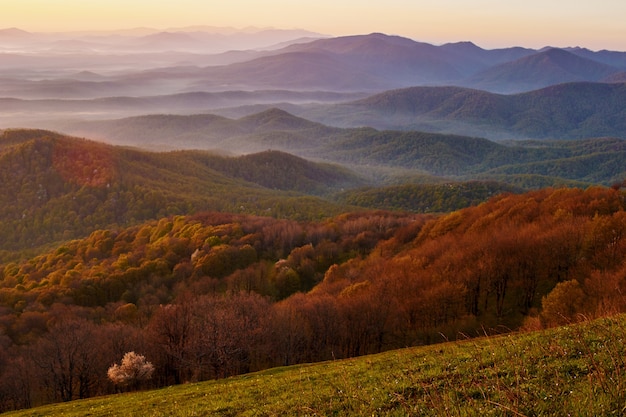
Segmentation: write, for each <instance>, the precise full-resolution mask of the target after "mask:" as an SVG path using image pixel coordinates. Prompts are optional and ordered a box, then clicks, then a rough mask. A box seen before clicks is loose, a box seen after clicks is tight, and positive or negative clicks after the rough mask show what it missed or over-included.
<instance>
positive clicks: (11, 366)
mask: <svg viewBox="0 0 626 417" xmlns="http://www.w3.org/2000/svg"><path fill="white" fill-rule="evenodd" d="M0 55H1V56H2V59H3V64H2V67H1V68H0V189H1V190H2V193H0V231H1V233H2V236H3V239H2V240H0V412H9V411H11V410H16V409H30V408H31V407H37V406H43V407H44V408H41V409H36V408H33V412H35V413H40V414H37V415H49V414H51V413H69V414H68V415H72V414H71V413H75V414H76V415H78V414H81V415H83V414H85V413H87V411H86V410H87V408H88V409H89V411H88V413H89V414H92V415H105V414H111V413H113V412H112V411H111V410H112V409H111V408H110V407H114V408H113V409H114V410H115V411H116V412H122V410H127V411H123V413H126V414H128V415H139V414H141V413H142V412H143V411H145V409H144V408H145V407H148V408H149V409H150V410H153V411H154V415H170V414H173V415H191V414H194V413H205V412H211V413H216V414H223V415H235V414H241V413H244V414H245V413H246V412H248V413H251V412H252V411H251V410H255V413H256V414H260V415H275V414H282V413H293V412H294V411H293V410H296V409H297V410H298V414H300V412H301V414H311V415H317V414H332V413H338V414H342V413H348V414H357V415H358V414H380V415H403V414H411V413H425V414H424V415H428V413H431V415H441V414H446V413H448V414H450V413H452V414H455V413H457V414H463V413H469V414H472V413H475V412H477V410H482V411H488V412H492V413H494V414H496V415H500V414H501V415H510V414H512V415H527V414H542V413H544V414H551V413H557V412H560V411H562V410H563V409H565V408H567V407H570V408H568V409H571V410H574V409H576V410H583V411H582V412H583V413H587V412H588V414H596V413H597V412H599V413H600V414H602V413H604V412H607V413H608V412H617V411H618V410H619V409H620V407H622V403H623V401H622V400H623V395H622V393H621V391H623V390H622V388H623V387H622V386H621V383H619V381H620V380H621V377H620V375H622V374H623V372H624V371H626V368H625V366H624V361H623V360H621V359H619V357H621V356H623V355H622V354H623V352H622V351H623V347H622V346H621V345H618V344H616V343H614V340H613V339H611V338H610V337H608V336H607V334H609V333H610V334H615V335H617V334H621V333H623V328H624V325H623V323H622V321H623V317H622V316H620V315H619V314H620V313H623V312H624V311H626V299H624V297H623V296H622V294H623V291H624V288H625V286H626V280H625V278H624V277H625V270H626V216H625V215H624V213H625V209H626V193H625V189H626V163H625V162H624V161H626V83H625V82H624V81H625V80H624V74H625V73H626V52H618V51H607V50H601V51H591V50H589V49H585V48H578V47H571V48H554V47H546V48H541V49H531V48H522V47H510V48H502V49H483V48H481V47H479V46H477V45H475V44H474V43H472V42H457V43H446V44H442V45H433V44H430V43H425V42H418V41H414V40H412V39H409V38H405V37H401V36H395V35H387V34H383V33H371V34H366V35H351V36H340V37H331V36H327V35H323V34H321V33H316V32H309V31H303V30H270V29H256V28H248V29H247V30H227V29H225V28H209V27H193V28H179V29H171V30H165V31H159V30H151V29H135V30H129V31H121V32H91V33H78V32H73V33H56V34H44V33H30V32H27V31H22V30H19V29H5V30H0ZM620 337H621V336H620ZM86 340H87V341H90V343H85V341H86ZM461 340H464V341H462V342H461ZM620 340H621V339H620ZM456 341H458V342H456ZM431 345H432V346H431ZM407 347H410V348H409V349H405V348H407ZM602 347H604V348H605V349H603V348H602ZM128 352H136V353H138V354H140V355H142V356H143V355H145V358H144V359H146V360H147V361H149V365H150V366H149V367H151V369H152V370H153V371H154V373H153V374H151V377H150V378H149V379H148V378H146V379H145V380H143V379H141V380H140V379H139V378H137V379H136V380H135V381H132V382H131V383H128V384H121V383H118V382H116V381H115V380H113V379H111V378H108V377H107V372H108V370H109V372H110V367H111V365H112V364H114V363H115V364H117V363H119V362H120V360H121V359H122V357H123V356H124V355H125V354H126V353H128ZM490 352H491V353H490ZM575 352H578V353H575ZM620 355H621V356H620ZM357 357H359V358H358V359H355V358H357ZM529 358H530V359H529ZM313 363H315V364H313ZM317 363H319V364H317ZM303 364H310V365H303ZM151 372H152V371H151ZM207 380H217V381H213V382H208V383H206V382H202V381H207ZM609 380H611V381H613V380H617V381H618V385H617V388H616V389H615V388H614V387H613V386H612V383H609V382H608V381H609ZM294 381H298V382H297V383H294ZM453 383H454V384H456V383H458V386H452V384H453ZM285 384H289V385H292V384H295V386H296V389H298V390H299V391H298V392H291V391H285V390H284V387H285ZM559 384H560V385H559ZM557 386H558V388H555V387H557ZM166 387H168V388H166ZM259 387H266V388H267V390H268V391H267V392H266V391H263V389H261V388H259ZM377 387H381V388H380V390H379V388H377ZM598 387H600V388H598ZM226 389H228V390H232V392H236V393H237V394H236V398H237V400H233V401H226V400H224V399H220V398H218V397H219V396H218V395H217V394H216V392H218V391H220V392H221V391H223V390H226ZM134 390H151V391H147V392H144V393H129V392H126V393H123V394H119V395H116V396H111V395H112V394H115V393H119V392H122V391H134ZM268 392H269V394H268ZM261 395H263V396H267V395H269V396H271V397H272V398H279V399H280V404H279V403H278V402H272V401H273V400H272V401H268V402H267V404H264V405H259V406H258V407H259V408H258V409H256V408H253V407H252V406H251V402H252V401H255V402H258V400H259V396H261ZM99 396H108V397H101V399H96V400H90V401H95V402H74V400H81V401H84V400H87V399H88V398H91V397H99ZM206 396H210V397H212V398H211V400H206V401H205V397H206ZM365 396H367V398H366V397H365ZM591 396H596V397H594V398H595V399H596V400H597V402H596V403H593V404H592V402H590V401H589V398H591ZM183 398H185V399H184V400H183ZM216 398H217V399H216ZM555 398H567V399H571V400H572V401H571V402H568V401H565V400H559V401H557V402H554V401H555ZM172 399H173V401H175V402H174V404H177V403H176V401H180V404H181V408H180V409H176V410H174V409H172V405H171V404H172ZM201 399H202V400H201ZM102 401H105V402H107V403H109V405H105V404H103V403H102ZM296 401H298V405H295V402H296ZM61 402H70V403H69V404H71V405H73V406H74V407H75V411H68V409H66V408H63V406H62V405H58V404H57V405H47V404H51V403H61ZM130 403H133V404H141V409H139V408H137V407H136V406H135V405H129V404H130ZM85 407H87V408H85ZM133 407H134V408H133ZM285 407H291V408H290V409H289V410H287V409H286V408H285ZM294 407H295V408H294ZM298 407H299V408H298ZM563 407H565V408H563ZM37 410H39V411H37ZM450 410H453V411H454V412H452V411H450ZM16 413H17V414H15V415H20V414H19V412H16ZM98 413H100V414H98ZM9 415H10V413H9Z"/></svg>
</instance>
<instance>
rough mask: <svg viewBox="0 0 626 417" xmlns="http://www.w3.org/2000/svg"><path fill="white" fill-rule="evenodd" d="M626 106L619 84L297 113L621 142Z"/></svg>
mask: <svg viewBox="0 0 626 417" xmlns="http://www.w3.org/2000/svg"><path fill="white" fill-rule="evenodd" d="M625 103H626V84H624V83H611V84H608V83H588V82H582V83H566V84H559V85H554V86H550V87H546V88H543V89H539V90H535V91H530V92H527V93H519V94H509V95H502V94H493V93H489V92H486V91H482V90H474V89H467V88H462V87H411V88H406V89H398V90H390V91H386V92H384V93H381V94H377V95H372V96H370V97H367V98H365V99H361V100H357V101H354V102H350V103H341V104H337V105H332V106H325V107H324V106H320V107H317V108H311V109H308V110H303V111H300V112H298V114H300V115H302V116H303V117H308V118H309V119H312V120H318V121H320V122H323V123H327V124H330V125H334V126H344V127H354V126H365V125H367V126H371V127H375V128H378V129H402V130H424V131H431V132H446V133H456V134H469V135H476V136H482V137H487V138H491V139H516V138H517V139H520V138H534V139H544V138H552V139H580V138H589V137H602V136H614V137H619V138H626V133H625V132H626V113H625V111H626V110H625V107H624V104H625Z"/></svg>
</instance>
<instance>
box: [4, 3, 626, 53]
mask: <svg viewBox="0 0 626 417" xmlns="http://www.w3.org/2000/svg"><path fill="white" fill-rule="evenodd" d="M192 25H209V26H224V27H235V28H245V27H250V26H255V27H274V28H280V29H295V28H298V29H307V30H311V31H315V32H319V33H323V34H327V35H333V36H342V35H356V34H366V33H371V32H382V33H387V34H393V35H401V36H406V37H409V38H411V39H414V40H417V41H422V42H430V43H434V44H442V43H446V42H458V41H472V42H474V43H476V44H478V45H479V46H482V47H485V48H497V47H508V46H524V47H531V48H540V47H543V46H556V47H567V46H581V47H587V48H590V49H594V50H598V49H612V50H619V51H626V0H595V1H589V0H523V1H505V0H469V1H463V0H382V1H379V0H315V1H307V2H304V1H298V0H264V1H260V0H257V1H253V0H219V1H215V0H175V1H172V0H0V28H9V27H17V28H20V29H23V30H27V31H31V32H49V31H53V32H60V31H62V32H64V31H82V30H117V29H130V28H135V27H151V28H156V29H166V28H171V27H185V26H192Z"/></svg>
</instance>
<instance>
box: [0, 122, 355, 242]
mask: <svg viewBox="0 0 626 417" xmlns="http://www.w3.org/2000/svg"><path fill="white" fill-rule="evenodd" d="M0 167H1V168H0V183H1V186H2V189H3V190H4V192H3V193H2V196H1V197H0V202H1V207H2V209H1V210H0V229H1V230H2V231H3V236H4V239H3V240H2V244H0V248H1V249H3V250H17V249H26V248H34V247H38V246H41V245H44V244H48V243H51V242H57V241H61V240H67V239H72V238H76V237H81V236H85V235H87V234H89V233H90V232H91V231H93V230H95V229H97V228H106V227H115V226H120V227H123V226H127V225H131V224H136V223H138V222H142V221H145V220H148V219H156V218H160V217H164V216H168V215H173V214H191V213H195V212H198V211H202V210H222V211H233V212H244V213H257V214H261V213H263V214H265V215H274V216H282V215H284V212H283V211H282V210H283V209H280V207H284V210H289V211H291V210H296V211H297V212H298V213H299V215H300V216H303V217H317V216H320V215H321V214H320V213H327V214H326V215H328V214H331V213H337V212H339V211H340V208H339V206H338V205H335V204H333V203H331V202H329V201H325V200H323V199H321V198H313V197H309V196H310V195H318V196H321V195H324V194H326V195H327V194H328V193H332V191H333V190H339V189H341V188H343V187H347V186H351V185H359V184H363V180H362V179H360V178H359V177H358V176H357V175H356V174H354V173H351V172H349V171H348V170H346V169H344V168H340V167H337V166H330V165H328V164H325V165H320V164H315V163H313V162H308V161H305V160H303V159H300V158H297V157H294V156H291V155H287V154H284V153H280V152H266V153H262V154H259V155H248V156H246V157H243V158H232V157H225V156H218V155H215V154H210V153H206V152H197V151H196V152H194V151H187V152H170V153H151V152H146V151H141V150H137V149H129V148H122V147H114V146H110V145H105V144H102V143H98V142H93V141H89V140H85V139H78V138H74V137H67V136H64V135H61V134H58V133H53V132H47V131H37V130H6V131H4V132H2V133H1V135H0ZM268 172H271V173H272V174H271V175H269V174H268Z"/></svg>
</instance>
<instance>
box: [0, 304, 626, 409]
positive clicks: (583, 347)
mask: <svg viewBox="0 0 626 417" xmlns="http://www.w3.org/2000/svg"><path fill="white" fill-rule="evenodd" d="M625 341H626V316H616V317H612V318H605V319H600V320H596V321H590V322H587V323H584V324H581V325H572V326H568V327H562V328H557V329H551V330H548V331H542V332H533V333H522V334H511V335H506V336H500V337H487V338H479V339H471V340H465V341H459V342H448V343H444V344H439V345H433V346H427V347H419V348H410V349H403V350H397V351H392V352H386V353H382V354H378V355H372V356H365V357H361V358H356V359H350V360H341V361H333V362H325V363H319V364H310V365H300V366H292V367H286V368H276V369H271V370H268V371H264V372H259V373H254V374H249V375H244V376H240V377H236V378H230V379H226V380H219V381H210V382H204V383H199V384H187V385H181V386H174V387H169V388H165V389H160V390H155V391H144V392H137V393H128V394H121V395H116V396H109V397H100V398H95V399H90V400H82V401H74V402H70V403H64V404H56V405H49V406H45V407H40V408H37V409H31V410H25V411H22V412H13V413H8V414H6V415H7V416H81V417H83V416H205V415H219V416H240V415H242V416H274V415H298V416H328V415H368V416H372V415H376V416H378V415H382V416H405V415H417V416H422V415H423V416H483V415H491V416H569V415H571V416H604V415H607V416H608V415H616V416H617V415H624V414H626V365H625V360H624V358H625V354H626V345H625V343H624V342H625Z"/></svg>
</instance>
